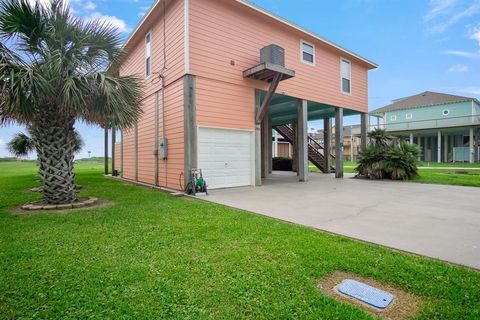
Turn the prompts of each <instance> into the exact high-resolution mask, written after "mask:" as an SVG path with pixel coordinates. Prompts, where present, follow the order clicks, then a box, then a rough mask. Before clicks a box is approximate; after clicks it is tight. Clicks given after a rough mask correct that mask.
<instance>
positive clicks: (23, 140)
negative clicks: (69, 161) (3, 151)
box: [7, 131, 84, 158]
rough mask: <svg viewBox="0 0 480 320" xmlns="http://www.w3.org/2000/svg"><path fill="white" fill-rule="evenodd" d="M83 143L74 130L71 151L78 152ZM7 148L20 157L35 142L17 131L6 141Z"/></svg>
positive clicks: (31, 148) (26, 154)
mask: <svg viewBox="0 0 480 320" xmlns="http://www.w3.org/2000/svg"><path fill="white" fill-rule="evenodd" d="M83 145H84V142H83V140H82V137H81V136H80V134H78V132H77V131H75V148H74V149H73V152H74V153H78V152H80V151H82V148H83ZM7 149H8V151H9V152H10V153H11V154H13V155H14V156H15V157H17V158H22V157H26V156H28V154H29V153H31V152H33V151H34V150H35V142H34V141H33V139H32V137H30V136H28V135H26V134H25V133H23V132H19V133H17V134H16V135H15V136H14V137H13V138H12V140H10V142H8V143H7Z"/></svg>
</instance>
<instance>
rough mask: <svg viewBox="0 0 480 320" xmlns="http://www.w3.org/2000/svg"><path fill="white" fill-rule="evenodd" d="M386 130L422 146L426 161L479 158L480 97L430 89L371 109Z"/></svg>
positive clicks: (422, 156)
mask: <svg viewBox="0 0 480 320" xmlns="http://www.w3.org/2000/svg"><path fill="white" fill-rule="evenodd" d="M371 114H372V115H374V116H381V117H382V118H383V120H384V126H385V129H386V130H387V131H388V132H390V133H392V134H393V135H395V136H398V137H403V138H404V139H405V140H408V141H410V142H411V143H416V144H417V145H419V146H420V149H421V151H422V152H421V156H420V160H423V161H426V162H475V161H478V160H479V158H480V157H479V152H480V150H479V145H480V144H479V141H478V139H479V138H480V134H479V133H480V132H479V130H480V105H479V102H478V100H477V99H475V98H469V97H462V96H456V95H450V94H444V93H436V92H430V91H426V92H423V93H420V94H417V95H414V96H410V97H405V98H402V99H397V100H394V101H393V103H392V104H389V105H387V106H385V107H383V108H380V109H377V110H374V111H372V112H371Z"/></svg>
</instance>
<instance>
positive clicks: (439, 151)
mask: <svg viewBox="0 0 480 320" xmlns="http://www.w3.org/2000/svg"><path fill="white" fill-rule="evenodd" d="M441 162H442V131H440V130H438V131H437V163H441Z"/></svg>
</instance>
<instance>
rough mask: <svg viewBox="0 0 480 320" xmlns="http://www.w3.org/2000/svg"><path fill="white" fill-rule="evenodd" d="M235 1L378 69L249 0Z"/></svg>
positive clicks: (374, 64)
mask: <svg viewBox="0 0 480 320" xmlns="http://www.w3.org/2000/svg"><path fill="white" fill-rule="evenodd" d="M236 1H237V2H238V3H240V4H243V5H245V6H247V7H249V8H251V9H253V10H255V11H257V12H259V13H261V14H264V15H267V16H269V17H270V18H272V19H275V20H277V21H279V22H281V23H283V24H286V25H288V26H290V27H292V28H294V29H296V30H298V31H300V32H303V33H306V34H307V35H309V36H311V37H312V38H315V39H317V40H319V41H321V42H323V43H326V44H328V45H330V46H332V47H334V48H336V49H338V50H340V51H343V52H345V53H347V54H348V55H351V56H353V57H355V58H357V59H359V60H361V61H363V62H365V63H367V64H368V65H370V66H371V69H375V68H378V64H377V63H375V62H373V61H371V60H369V59H367V58H364V57H362V56H361V55H359V54H357V53H355V52H353V51H350V50H348V49H346V48H344V47H342V46H340V45H339V44H336V43H335V42H332V41H330V40H328V39H326V38H324V37H321V36H319V35H318V34H316V33H314V32H312V31H309V30H307V29H305V28H303V27H301V26H299V25H298V24H296V23H294V22H291V21H289V20H287V19H285V18H283V17H280V16H279V15H277V14H275V13H273V12H271V11H268V10H266V9H264V8H262V7H260V6H258V5H256V4H254V3H252V2H251V1H249V0H236Z"/></svg>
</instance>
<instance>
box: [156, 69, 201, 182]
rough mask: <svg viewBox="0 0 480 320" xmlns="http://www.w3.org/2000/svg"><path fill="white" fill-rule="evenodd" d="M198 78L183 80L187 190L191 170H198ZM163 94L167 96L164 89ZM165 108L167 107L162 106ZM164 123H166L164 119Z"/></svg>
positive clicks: (186, 77) (192, 77) (189, 77)
mask: <svg viewBox="0 0 480 320" xmlns="http://www.w3.org/2000/svg"><path fill="white" fill-rule="evenodd" d="M196 79H197V78H196V77H195V76H193V75H186V76H185V77H184V80H183V104H184V105H183V112H184V126H185V130H184V137H183V139H184V145H185V151H184V152H185V158H184V163H183V166H184V169H183V170H184V177H183V178H184V185H183V187H184V188H186V187H187V185H188V183H189V182H190V178H191V177H190V174H191V170H192V169H195V168H197V166H198V159H197V120H196V118H197V116H196V109H197V107H196V103H197V98H196V90H197V89H196V88H197V80H196ZM162 94H165V89H163V91H162ZM162 108H165V106H162ZM162 121H165V120H164V119H162ZM163 138H165V137H163Z"/></svg>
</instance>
